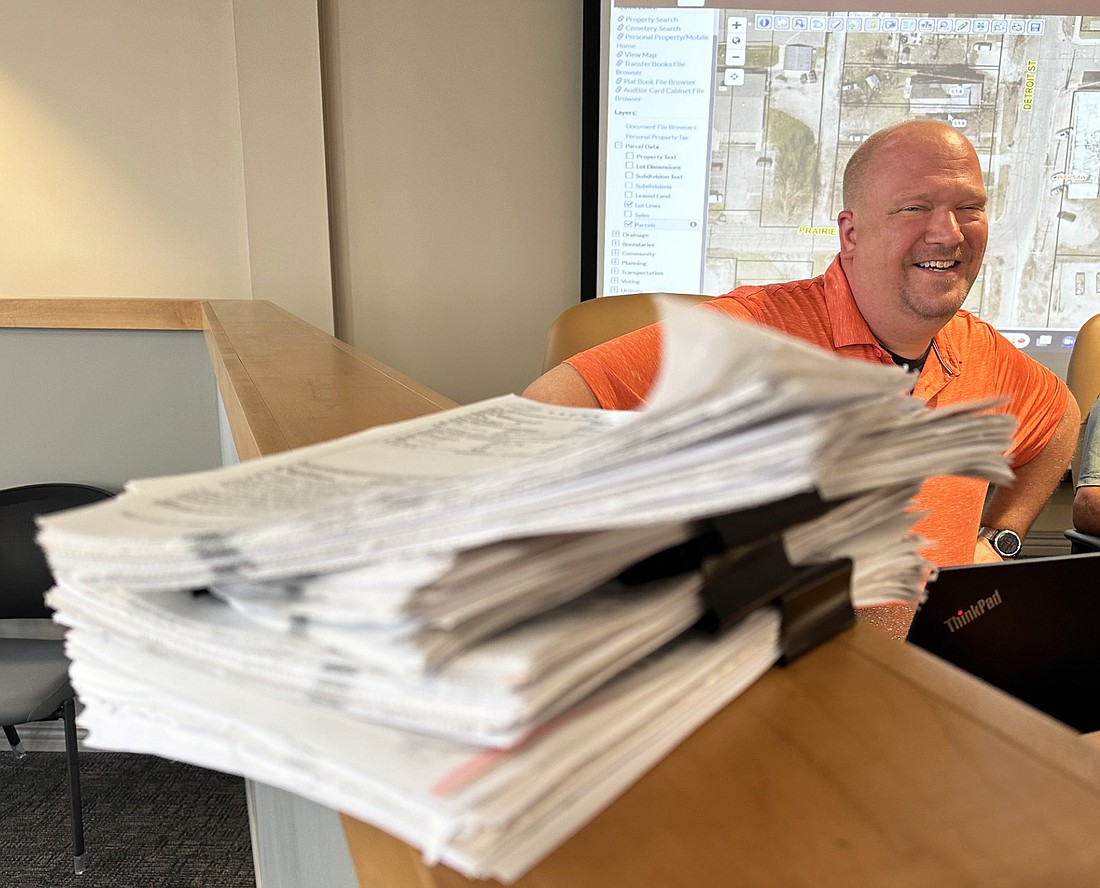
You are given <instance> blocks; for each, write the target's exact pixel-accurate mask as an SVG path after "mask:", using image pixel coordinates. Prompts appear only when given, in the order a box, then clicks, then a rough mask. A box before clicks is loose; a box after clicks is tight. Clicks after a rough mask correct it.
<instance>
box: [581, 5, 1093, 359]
mask: <svg viewBox="0 0 1100 888" xmlns="http://www.w3.org/2000/svg"><path fill="white" fill-rule="evenodd" d="M1098 13H1100V10H1098ZM610 35H611V37H610V41H609V49H608V54H607V64H606V72H607V82H606V89H607V102H606V105H605V107H606V156H605V181H604V195H603V196H604V204H603V235H604V239H603V252H602V266H601V283H602V292H603V293H605V294H610V293H619V292H631V291H639V290H643V291H673V292H677V291H679V292H704V293H709V294H717V293H724V292H726V291H728V290H730V289H732V288H733V287H735V286H739V285H741V284H748V283H755V282H774V281H779V280H791V279H797V278H805V277H812V276H813V275H816V274H819V273H821V272H822V271H824V269H825V267H826V266H827V265H828V264H829V262H830V261H831V260H832V257H833V256H834V255H835V253H836V250H837V236H836V216H837V213H838V212H839V211H840V209H841V203H840V188H841V175H842V172H843V169H844V165H845V163H846V162H847V160H848V158H849V157H850V156H851V154H852V152H853V151H854V150H855V149H856V148H857V147H858V146H859V144H860V143H861V142H862V141H863V140H864V139H866V138H867V136H868V135H869V134H870V133H872V132H874V131H875V130H878V129H881V128H882V127H885V126H889V125H891V124H893V123H898V122H901V121H903V120H909V119H913V118H918V117H922V118H928V119H932V120H939V121H943V122H944V123H947V124H949V125H950V126H953V127H955V128H957V129H958V130H959V131H960V132H961V133H963V134H965V135H966V136H967V137H968V138H969V139H970V140H971V142H973V144H974V146H975V148H976V149H977V151H978V155H979V157H980V159H981V163H982V166H983V169H984V171H985V176H986V187H987V190H988V192H989V198H990V200H989V219H990V237H989V248H988V251H987V254H986V260H985V264H984V266H983V269H982V274H981V277H979V279H978V280H977V282H976V283H975V285H974V288H973V290H972V291H971V294H970V296H969V298H968V300H967V303H966V305H965V307H966V308H968V309H970V310H972V311H974V312H975V313H976V314H978V315H979V316H981V317H983V318H985V319H986V320H988V321H990V322H991V323H993V324H995V325H996V326H997V327H999V328H1000V329H1002V330H1005V331H1010V332H1009V335H1010V338H1015V340H1016V341H1017V344H1018V345H1020V346H1021V347H1029V349H1031V350H1034V349H1035V348H1040V349H1051V350H1059V349H1065V348H1068V347H1070V346H1071V345H1072V333H1073V332H1074V331H1076V330H1077V329H1078V328H1079V327H1080V325H1081V323H1082V322H1083V321H1085V320H1086V319H1087V318H1089V317H1091V316H1092V315H1093V314H1096V313H1098V312H1100V200H1098V197H1100V14H1098V15H1097V16H1096V17H1092V18H1090V17H1083V16H1057V15H1048V16H1015V15H988V14H986V15H973V16H969V15H964V14H961V13H960V14H953V15H933V14H920V13H911V14H901V13H858V12H806V13H799V12H789V11H783V12H774V11H767V10H760V9H715V8H698V7H696V8H692V7H688V6H679V7H677V6H675V5H669V6H668V7H661V6H654V5H649V6H647V7H645V8H640V7H638V6H637V5H634V6H621V7H620V6H616V7H615V8H613V9H612V10H611V22H610Z"/></svg>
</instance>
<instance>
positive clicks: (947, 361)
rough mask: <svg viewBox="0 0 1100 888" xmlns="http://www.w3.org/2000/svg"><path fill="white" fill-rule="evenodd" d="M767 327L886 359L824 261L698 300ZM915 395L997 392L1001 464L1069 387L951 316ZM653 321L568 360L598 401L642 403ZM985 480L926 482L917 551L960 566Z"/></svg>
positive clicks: (1045, 424)
mask: <svg viewBox="0 0 1100 888" xmlns="http://www.w3.org/2000/svg"><path fill="white" fill-rule="evenodd" d="M699 309H700V310H701V311H718V312H723V313H725V314H728V315H733V316H735V317H741V318H746V319H748V320H751V321H756V322H757V323H760V324H763V325H765V326H767V327H772V328H774V329H776V330H779V331H781V332H784V333H788V334H790V335H792V336H795V337H797V338H799V339H803V340H805V341H807V342H811V343H813V344H815V345H819V346H821V347H822V348H827V349H831V350H832V351H835V352H837V353H838V354H840V355H844V356H846V357H851V358H855V359H857V360H863V361H873V362H878V363H880V364H891V363H893V360H892V358H891V357H890V355H889V354H888V353H887V352H886V350H885V349H883V348H882V346H880V345H879V344H878V342H877V341H876V340H875V337H874V335H873V334H872V333H871V330H870V328H869V327H868V326H867V322H866V321H864V319H863V315H861V314H860V312H859V309H858V308H857V307H856V303H855V300H854V299H853V298H852V291H851V288H850V287H849V286H848V279H847V277H846V276H845V274H844V271H843V269H842V268H841V267H840V260H839V258H838V259H834V260H833V263H832V264H831V265H830V266H829V268H828V269H827V270H826V272H825V274H823V275H821V276H820V277H816V278H812V279H810V280H805V281H791V282H789V283H782V284H771V285H768V286H764V287H756V286H748V287H739V288H737V289H736V290H734V291H732V292H731V293H727V294H726V295H725V296H719V297H717V298H715V299H711V300H708V301H707V302H703V303H700V305H699ZM932 342H933V345H934V350H933V351H932V352H931V353H929V355H928V360H927V361H926V362H925V365H924V369H923V370H922V371H921V374H920V378H919V379H918V381H917V385H916V388H915V389H914V392H913V394H914V396H915V397H918V398H921V399H922V400H924V401H925V402H926V403H927V404H928V405H929V406H931V407H942V406H947V405H951V404H960V403H965V402H969V401H976V400H980V399H983V398H989V397H1004V398H1006V399H1007V402H1006V403H1005V405H1003V406H1002V407H1000V408H998V409H999V410H1000V411H1001V412H1007V413H1011V414H1013V415H1014V416H1015V417H1016V426H1017V427H1016V434H1015V436H1014V437H1013V441H1012V449H1011V451H1010V452H1009V461H1010V463H1011V465H1012V466H1013V467H1016V466H1021V465H1023V464H1025V463H1027V462H1028V461H1030V460H1031V459H1032V458H1033V457H1035V456H1036V455H1037V454H1038V453H1039V452H1040V451H1042V449H1043V448H1044V447H1045V446H1046V444H1047V442H1048V441H1049V440H1050V438H1051V435H1053V434H1054V430H1055V429H1056V428H1057V426H1058V423H1059V421H1060V420H1061V418H1062V415H1063V414H1064V413H1065V409H1066V403H1067V399H1068V398H1069V390H1068V389H1067V388H1066V386H1065V384H1064V383H1063V382H1062V381H1061V380H1060V379H1058V377H1057V376H1055V375H1054V374H1053V373H1051V372H1050V371H1049V370H1047V369H1046V368H1045V367H1043V366H1042V365H1041V364H1039V363H1038V362H1037V361H1033V360H1032V359H1031V358H1029V357H1027V356H1026V355H1024V354H1023V353H1021V352H1020V351H1019V350H1018V349H1016V348H1015V346H1013V345H1012V343H1010V342H1009V341H1008V340H1007V339H1005V338H1004V337H1003V336H1001V335H1000V334H999V333H997V332H996V331H995V330H994V329H993V328H992V327H991V326H990V325H989V324H987V323H986V322H985V321H982V320H979V319H978V318H976V317H974V316H973V315H972V314H970V313H969V312H966V311H960V312H958V313H957V314H956V315H955V316H954V317H953V318H952V319H951V320H950V321H948V322H947V324H946V325H944V327H943V329H941V330H940V331H939V333H937V334H936V336H935V338H934V339H933V340H932ZM660 354H661V336H660V325H653V326H651V327H646V328H644V329H642V330H636V331H634V332H633V333H628V334H627V335H626V336H620V337H619V338H618V339H613V340H611V341H610V342H606V343H603V344H602V345H598V346H596V347H595V348H592V349H589V350H588V351H586V352H582V353H581V354H579V355H575V356H574V357H572V358H570V359H569V360H568V361H567V363H568V364H570V365H571V366H572V367H573V368H574V369H576V370H577V371H578V372H579V373H580V374H581V376H583V377H584V380H585V381H586V382H587V383H588V385H589V386H590V387H591V388H592V391H593V392H594V393H595V395H596V398H597V399H598V400H599V403H600V406H601V407H604V408H607V409H614V410H632V409H634V408H636V407H638V406H639V405H640V404H641V403H643V402H644V400H645V398H646V395H647V394H648V393H649V390H650V388H651V387H652V385H653V382H654V380H655V379H656V375H657V369H658V365H659V362H660ZM986 487H987V485H986V483H985V482H984V481H979V480H976V479H974V478H960V477H957V476H947V475H944V476H937V477H934V478H929V479H928V480H927V481H926V482H925V484H924V486H923V487H922V488H921V490H920V494H919V495H918V497H917V504H916V505H917V508H920V509H924V510H927V512H928V514H927V515H926V516H925V517H923V518H922V519H920V520H919V521H918V522H917V523H916V525H915V526H914V530H915V531H916V532H917V533H919V534H921V535H922V536H924V537H925V538H926V539H927V540H929V543H930V545H929V548H928V549H926V550H924V552H923V553H922V554H924V556H925V557H926V558H928V559H929V560H930V561H932V562H933V563H935V564H938V565H948V564H969V563H970V562H971V561H973V560H974V545H975V542H976V540H977V535H978V527H979V525H980V523H981V514H982V508H983V507H984V504H985V494H986Z"/></svg>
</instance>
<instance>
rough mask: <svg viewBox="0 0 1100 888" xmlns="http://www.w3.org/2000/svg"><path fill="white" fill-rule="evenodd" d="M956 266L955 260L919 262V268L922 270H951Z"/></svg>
mask: <svg viewBox="0 0 1100 888" xmlns="http://www.w3.org/2000/svg"><path fill="white" fill-rule="evenodd" d="M954 265H955V260H954V259H932V260H930V261H928V262H918V263H917V266H918V267H920V268H939V269H944V268H951V267H953V266H954Z"/></svg>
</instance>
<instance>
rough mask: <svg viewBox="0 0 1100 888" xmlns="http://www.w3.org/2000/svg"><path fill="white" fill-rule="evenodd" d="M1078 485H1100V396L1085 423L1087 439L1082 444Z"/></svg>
mask: <svg viewBox="0 0 1100 888" xmlns="http://www.w3.org/2000/svg"><path fill="white" fill-rule="evenodd" d="M1077 486H1078V487H1100V398H1097V399H1096V403H1095V404H1093V405H1092V410H1090V411H1089V421H1088V423H1087V424H1086V425H1085V440H1084V442H1083V443H1082V445H1081V471H1080V473H1079V474H1078V476H1077Z"/></svg>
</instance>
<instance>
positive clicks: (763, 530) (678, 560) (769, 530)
mask: <svg viewBox="0 0 1100 888" xmlns="http://www.w3.org/2000/svg"><path fill="white" fill-rule="evenodd" d="M837 504H838V503H836V502H826V501H825V500H823V499H822V498H821V497H820V495H819V494H818V493H817V491H816V490H814V491H809V492H806V493H797V494H794V495H793V496H789V497H786V498H785V499H781V500H776V501H774V502H770V503H764V504H763V505H761V506H756V507H755V508H752V509H743V510H741V511H739V512H730V513H729V514H728V515H718V516H716V517H713V518H708V519H706V520H705V521H700V522H699V532H698V533H697V534H696V535H695V536H694V537H692V538H691V539H690V540H687V541H686V542H683V543H680V544H679V545H676V546H671V547H670V548H668V549H664V550H662V551H660V552H657V553H656V554H654V555H650V556H649V557H648V558H644V559H642V560H641V561H639V562H638V563H637V564H635V565H632V566H631V567H628V568H626V569H625V570H623V571H622V573H620V574H619V581H620V582H622V583H625V584H626V585H628V586H630V585H636V584H639V583H648V582H650V581H651V580H658V579H664V578H665V577H675V576H679V575H680V574H684V573H687V572H688V571H691V570H698V569H699V568H700V567H702V565H703V562H704V561H705V560H706V559H707V558H710V557H712V556H715V555H722V554H723V553H726V552H729V551H731V550H733V549H738V548H740V547H742V546H744V545H746V544H748V543H754V542H756V541H759V540H760V539H762V538H765V537H768V536H770V535H771V534H774V533H778V532H780V531H782V530H785V529H786V528H788V527H791V526H792V525H795V524H802V523H804V522H806V521H812V520H813V519H814V518H818V517H820V516H821V515H824V514H825V513H826V512H827V511H829V509H831V508H832V507H833V506H835V505H837ZM785 560H786V559H785V558H784V561H785Z"/></svg>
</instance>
